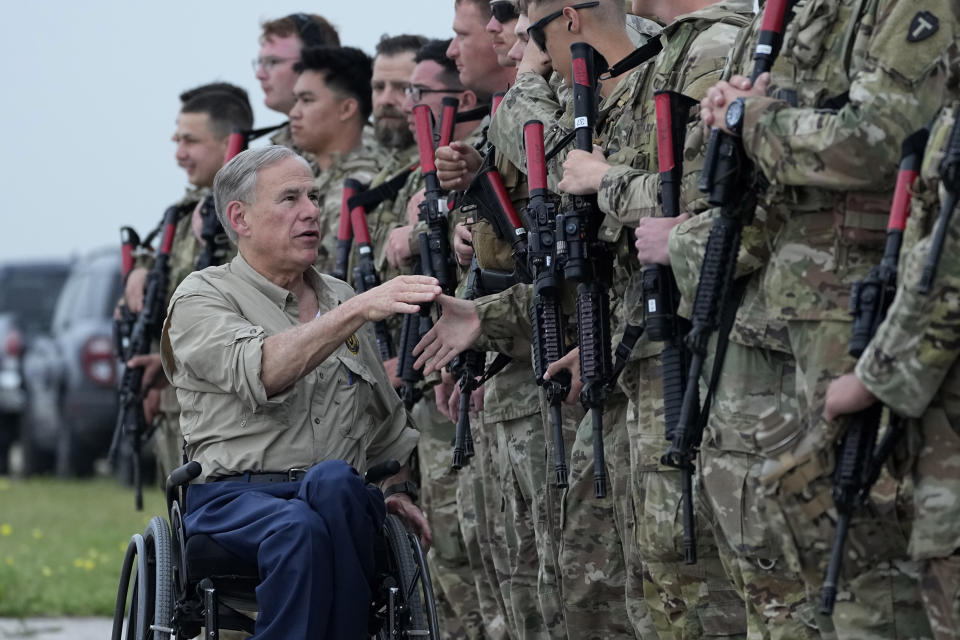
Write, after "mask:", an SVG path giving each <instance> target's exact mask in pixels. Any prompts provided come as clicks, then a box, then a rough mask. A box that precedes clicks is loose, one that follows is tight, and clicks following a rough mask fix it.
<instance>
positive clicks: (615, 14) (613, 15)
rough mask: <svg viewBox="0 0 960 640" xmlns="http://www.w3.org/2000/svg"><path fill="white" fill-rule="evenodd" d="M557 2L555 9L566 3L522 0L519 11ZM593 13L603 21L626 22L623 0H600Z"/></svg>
mask: <svg viewBox="0 0 960 640" xmlns="http://www.w3.org/2000/svg"><path fill="white" fill-rule="evenodd" d="M554 3H557V5H558V6H557V9H558V10H559V9H561V8H562V7H560V6H559V5H560V4H564V5H565V6H573V5H572V4H571V5H567V4H566V3H559V2H557V0H523V4H524V5H526V6H525V7H524V9H521V13H529V12H528V11H526V9H529V8H530V7H531V6H543V5H552V4H554ZM574 4H575V3H574ZM592 11H593V14H594V15H597V16H599V17H600V18H601V19H602V21H603V22H611V23H616V24H621V25H625V24H626V23H627V12H626V6H625V4H624V2H623V0H600V4H599V6H597V7H595V8H594V9H593V10H592Z"/></svg>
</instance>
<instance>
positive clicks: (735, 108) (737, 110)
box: [726, 100, 743, 131]
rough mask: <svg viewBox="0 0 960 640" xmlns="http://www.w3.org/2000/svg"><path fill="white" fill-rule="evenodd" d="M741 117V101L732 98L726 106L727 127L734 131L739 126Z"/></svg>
mask: <svg viewBox="0 0 960 640" xmlns="http://www.w3.org/2000/svg"><path fill="white" fill-rule="evenodd" d="M742 118H743V101H741V100H734V101H733V102H732V103H730V106H729V107H727V117H726V120H727V128H728V129H730V130H732V131H736V130H737V129H738V128H739V127H740V121H741V119H742Z"/></svg>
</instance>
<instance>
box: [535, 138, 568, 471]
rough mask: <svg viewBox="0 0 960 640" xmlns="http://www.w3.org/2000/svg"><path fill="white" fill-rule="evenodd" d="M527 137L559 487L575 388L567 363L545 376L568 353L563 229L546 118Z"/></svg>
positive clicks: (540, 352) (541, 347)
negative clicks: (567, 411)
mask: <svg viewBox="0 0 960 640" xmlns="http://www.w3.org/2000/svg"><path fill="white" fill-rule="evenodd" d="M523 142H524V147H525V150H526V157H527V176H528V180H529V186H530V202H529V203H527V208H526V210H525V211H524V218H525V219H526V222H527V227H528V228H529V230H528V232H527V236H528V243H527V258H528V262H529V265H530V266H529V270H530V272H531V273H532V274H533V304H532V306H531V307H530V324H531V325H532V327H533V367H534V372H535V373H536V376H537V384H538V385H540V386H541V387H543V390H544V393H545V394H546V396H547V403H548V404H549V405H550V424H551V427H552V430H553V445H554V462H553V467H554V477H555V482H556V486H557V488H558V489H563V488H565V487H566V486H567V455H566V451H565V449H564V444H563V417H562V415H561V410H560V407H561V403H562V402H563V400H564V399H565V398H566V397H567V394H569V393H570V384H571V375H570V372H569V371H568V370H566V369H563V370H561V371H558V372H557V374H556V375H554V376H553V377H552V378H550V379H549V380H545V379H544V377H543V376H544V374H545V373H546V372H547V367H549V366H550V365H551V364H553V363H554V362H556V361H557V360H559V359H560V358H562V357H563V356H564V355H565V354H566V351H567V349H566V345H565V344H564V335H565V334H566V332H565V329H564V322H563V311H562V309H561V307H560V298H561V284H562V275H563V274H562V271H561V270H560V268H559V265H558V264H557V261H556V256H555V254H554V250H555V248H556V245H557V240H558V239H559V238H561V237H562V234H563V230H562V229H557V208H556V206H555V205H554V203H553V202H551V201H550V200H549V199H548V196H547V194H548V191H547V164H546V161H545V160H544V151H543V123H542V122H540V121H539V120H531V121H529V122H527V123H525V124H524V125H523Z"/></svg>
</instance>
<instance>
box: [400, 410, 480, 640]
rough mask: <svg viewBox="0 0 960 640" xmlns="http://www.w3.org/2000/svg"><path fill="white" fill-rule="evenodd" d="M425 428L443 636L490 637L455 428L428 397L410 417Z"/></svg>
mask: <svg viewBox="0 0 960 640" xmlns="http://www.w3.org/2000/svg"><path fill="white" fill-rule="evenodd" d="M411 413H412V415H413V418H414V421H415V422H416V424H417V427H418V428H419V429H420V442H419V444H418V445H417V457H418V462H419V464H420V485H421V486H420V495H421V506H422V507H423V511H424V514H425V515H426V516H427V520H428V521H429V522H430V528H431V530H432V532H433V547H432V548H431V549H430V552H429V554H428V555H427V563H428V565H429V567H430V576H431V578H432V580H433V590H434V594H435V596H436V600H437V616H438V618H439V624H440V632H441V633H442V634H443V637H445V638H452V639H456V640H459V639H462V638H470V639H471V640H474V639H479V638H484V637H486V635H485V633H484V626H483V618H482V616H481V613H480V604H479V599H478V596H477V587H476V584H474V579H473V568H472V567H471V566H470V561H469V558H468V557H467V549H466V542H465V541H464V536H463V533H462V531H461V529H460V519H459V517H458V513H457V511H458V510H457V484H458V478H457V476H456V475H455V474H454V473H452V472H451V470H450V460H451V451H452V449H453V447H452V444H451V443H452V442H453V435H454V428H455V427H454V424H453V423H452V422H450V420H448V419H447V418H446V417H445V416H443V415H442V414H441V413H440V412H439V411H438V410H437V408H436V405H435V403H434V397H433V393H432V392H429V393H427V394H426V395H425V396H424V398H423V400H421V401H420V402H418V403H417V404H416V405H415V406H414V407H413V411H412V412H411Z"/></svg>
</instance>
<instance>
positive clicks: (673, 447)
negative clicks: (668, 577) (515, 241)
mask: <svg viewBox="0 0 960 640" xmlns="http://www.w3.org/2000/svg"><path fill="white" fill-rule="evenodd" d="M791 2H792V0H767V3H766V5H765V6H764V11H763V22H762V23H761V27H760V37H759V40H758V42H757V46H756V49H755V50H754V67H753V75H752V76H751V81H752V82H756V79H757V77H759V76H760V74H762V73H764V72H767V71H769V70H770V68H771V67H772V66H773V62H774V60H775V59H776V56H777V54H778V53H779V51H780V42H781V39H782V34H783V28H784V20H785V17H786V12H787V5H788V4H789V3H791ZM753 173H754V172H753V166H752V164H751V163H750V161H749V159H748V158H747V155H746V153H745V152H744V150H743V143H742V141H741V140H740V138H738V137H736V136H733V135H729V134H726V133H723V132H722V131H721V130H720V129H718V128H714V129H713V131H712V132H711V133H710V139H709V141H708V144H707V152H706V156H705V159H704V166H703V173H702V174H701V176H700V185H699V186H700V190H701V191H704V192H706V193H707V194H708V198H707V199H708V201H709V203H710V204H711V205H713V206H715V207H720V215H719V216H717V217H716V218H715V219H714V221H713V226H712V227H711V229H710V235H709V236H708V238H707V246H706V250H705V252H704V256H703V265H702V266H701V268H700V280H699V282H697V293H696V296H695V298H694V303H693V314H692V317H691V324H692V327H691V329H690V332H689V333H688V334H687V336H686V339H685V342H686V345H687V347H688V349H689V351H690V354H691V357H690V368H689V370H688V373H687V383H686V388H685V389H684V393H683V402H682V404H681V407H680V416H679V418H678V419H677V426H676V428H675V429H674V431H673V434H672V435H673V439H672V440H671V443H670V448H669V449H668V450H667V452H666V453H665V454H664V455H663V457H662V458H661V460H660V461H661V463H662V464H665V465H669V466H671V467H674V468H677V469H680V470H681V471H682V472H683V474H682V491H683V552H684V562H686V563H687V564H695V563H696V561H697V540H696V529H695V524H694V515H693V472H694V465H693V461H694V459H695V458H696V456H697V451H698V449H699V448H700V442H701V440H702V438H703V428H704V426H705V418H706V415H707V412H708V411H709V405H710V400H709V395H710V394H708V399H707V400H706V401H705V402H704V407H703V409H701V407H700V398H699V382H700V373H701V371H702V370H703V364H704V360H705V359H706V355H707V345H708V343H709V341H710V336H711V335H712V334H713V332H714V331H717V330H718V329H721V325H723V326H722V329H723V330H721V331H720V332H719V338H720V339H719V342H718V347H717V353H716V356H715V358H714V372H715V374H717V373H718V372H719V371H720V369H721V367H722V363H723V356H724V352H725V348H726V337H727V334H729V329H730V327H731V326H732V323H733V318H734V317H735V315H736V307H737V305H738V304H739V297H740V296H739V295H735V294H734V293H733V291H732V289H733V287H732V284H733V275H734V271H735V268H736V262H737V253H738V251H739V250H740V234H741V231H742V229H743V225H744V222H746V221H749V220H750V219H752V217H753V212H754V209H755V208H756V203H757V197H756V194H755V193H754V189H753V188H752V186H753V184H752V183H753V181H754V175H753ZM724 301H725V302H726V304H724ZM721 307H724V308H723V311H722V316H723V318H722V320H723V322H721ZM728 325H729V326H728ZM714 377H716V375H715V376H714ZM711 384H712V383H711Z"/></svg>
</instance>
